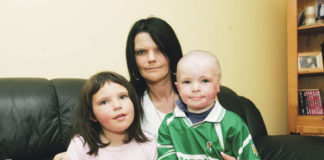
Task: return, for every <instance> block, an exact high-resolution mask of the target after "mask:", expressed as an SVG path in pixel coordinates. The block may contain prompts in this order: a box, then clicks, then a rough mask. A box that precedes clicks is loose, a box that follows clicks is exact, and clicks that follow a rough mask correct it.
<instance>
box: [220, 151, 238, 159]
mask: <svg viewBox="0 0 324 160" xmlns="http://www.w3.org/2000/svg"><path fill="white" fill-rule="evenodd" d="M220 153H221V156H222V158H223V159H224V160H236V158H235V157H231V156H229V155H227V154H225V153H223V152H220Z"/></svg>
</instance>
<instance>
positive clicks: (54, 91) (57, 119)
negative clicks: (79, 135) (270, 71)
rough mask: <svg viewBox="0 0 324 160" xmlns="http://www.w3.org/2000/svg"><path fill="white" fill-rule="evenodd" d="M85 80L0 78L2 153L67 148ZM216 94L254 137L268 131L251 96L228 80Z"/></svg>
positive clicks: (27, 155)
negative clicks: (239, 91)
mask: <svg viewBox="0 0 324 160" xmlns="http://www.w3.org/2000/svg"><path fill="white" fill-rule="evenodd" d="M85 81H86V80H85V79H62V78H61V79H53V80H47V79H44V78H0V159H6V158H8V159H52V157H53V156H54V155H55V154H56V153H59V152H63V151H65V150H66V148H67V145H68V144H69V141H70V138H71V136H72V132H73V129H72V126H73V122H74V120H75V118H76V111H77V107H78V102H79V93H80V91H81V89H82V87H83V85H84V83H85ZM218 98H219V101H220V103H221V104H222V105H223V106H224V107H225V108H226V109H228V110H230V111H232V112H235V113H236V114H238V115H239V116H240V117H241V118H242V119H243V120H244V121H245V122H246V123H247V125H248V127H249V129H250V132H251V135H252V137H253V139H255V138H258V137H262V136H264V135H267V131H266V128H265V125H264V122H263V119H262V117H261V114H260V112H259V110H258V109H257V108H256V107H255V105H254V104H253V103H252V102H251V101H250V100H249V99H247V98H245V97H242V96H238V95H237V94H236V93H235V92H233V91H232V90H231V89H229V88H228V87H225V86H222V87H221V92H220V93H219V94H218Z"/></svg>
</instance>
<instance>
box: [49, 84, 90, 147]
mask: <svg viewBox="0 0 324 160" xmlns="http://www.w3.org/2000/svg"><path fill="white" fill-rule="evenodd" d="M85 81H86V79H70V78H69V79H68V78H57V79H53V80H51V82H52V83H53V86H54V88H55V92H56V95H57V100H58V106H59V110H58V111H59V120H60V124H61V125H60V128H59V132H60V134H59V135H60V137H59V141H60V144H61V145H60V152H63V151H66V149H67V147H68V145H69V143H70V140H71V137H72V134H73V124H74V121H75V119H76V115H77V110H78V105H79V94H80V92H81V89H82V87H83V85H84V83H85Z"/></svg>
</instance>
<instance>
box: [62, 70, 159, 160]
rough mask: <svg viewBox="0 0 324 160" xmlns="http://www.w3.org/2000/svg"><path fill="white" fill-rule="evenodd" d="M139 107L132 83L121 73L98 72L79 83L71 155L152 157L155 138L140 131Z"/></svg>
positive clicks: (107, 158) (111, 159)
mask: <svg viewBox="0 0 324 160" xmlns="http://www.w3.org/2000/svg"><path fill="white" fill-rule="evenodd" d="M142 115H143V111H142V108H141V106H140V103H139V100H138V98H137V95H136V91H135V89H134V88H133V86H132V85H131V84H130V83H129V82H128V81H127V80H126V79H125V78H124V77H122V76H121V75H119V74H117V73H113V72H101V73H97V74H96V75H94V76H92V77H91V78H90V79H89V80H88V81H87V82H86V83H85V85H84V86H83V89H82V91H81V94H80V107H79V110H78V114H77V121H76V124H75V134H74V137H73V139H72V140H71V143H70V145H69V147H68V150H67V156H68V157H69V158H71V159H87V160H88V159H105V160H115V159H116V160H117V159H132V160H136V159H138V160H150V159H152V160H153V159H156V155H157V153H156V140H155V139H152V137H153V136H150V135H148V134H144V133H143V132H142V130H141V125H140V120H141V117H142Z"/></svg>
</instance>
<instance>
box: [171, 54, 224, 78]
mask: <svg viewBox="0 0 324 160" xmlns="http://www.w3.org/2000/svg"><path fill="white" fill-rule="evenodd" d="M186 63H191V64H192V63H194V64H208V65H211V66H212V68H213V69H214V71H215V74H216V78H217V80H218V81H220V78H221V68H220V64H219V61H218V59H217V57H216V56H215V55H213V54H211V53H208V52H206V51H202V50H193V51H190V52H189V53H187V54H186V55H184V56H183V57H182V58H181V59H180V61H179V62H178V65H177V72H178V70H179V69H180V68H181V67H182V66H183V65H184V64H186Z"/></svg>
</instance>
